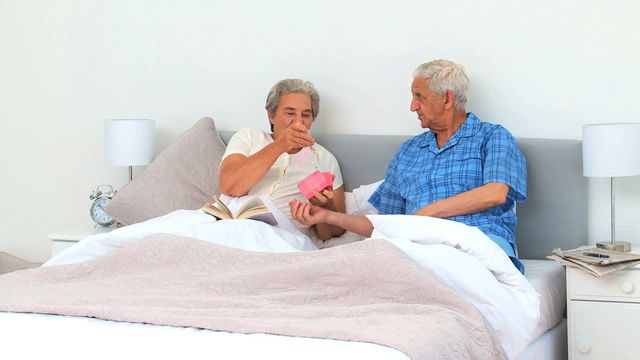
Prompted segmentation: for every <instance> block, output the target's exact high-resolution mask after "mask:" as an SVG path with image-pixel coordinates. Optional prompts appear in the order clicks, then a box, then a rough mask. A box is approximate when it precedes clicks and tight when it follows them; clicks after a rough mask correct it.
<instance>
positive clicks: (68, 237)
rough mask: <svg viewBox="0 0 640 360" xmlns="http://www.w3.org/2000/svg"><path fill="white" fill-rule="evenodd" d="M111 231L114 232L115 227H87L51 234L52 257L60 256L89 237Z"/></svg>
mask: <svg viewBox="0 0 640 360" xmlns="http://www.w3.org/2000/svg"><path fill="white" fill-rule="evenodd" d="M111 230H113V227H111V226H110V227H104V226H96V227H93V226H91V227H89V226H87V227H86V228H81V229H76V230H69V231H61V232H56V233H53V234H49V240H51V256H56V255H58V254H59V253H61V252H62V251H63V250H65V249H67V248H68V247H70V246H71V245H73V244H75V243H77V242H78V241H80V240H82V239H84V238H85V237H87V236H89V235H94V234H102V233H107V232H109V231H111Z"/></svg>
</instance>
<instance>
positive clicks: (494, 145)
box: [369, 113, 527, 271]
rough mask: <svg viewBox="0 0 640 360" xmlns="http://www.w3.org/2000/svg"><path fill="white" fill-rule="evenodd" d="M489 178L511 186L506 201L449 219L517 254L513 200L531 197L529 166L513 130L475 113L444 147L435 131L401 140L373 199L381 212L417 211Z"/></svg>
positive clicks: (512, 255)
mask: <svg viewBox="0 0 640 360" xmlns="http://www.w3.org/2000/svg"><path fill="white" fill-rule="evenodd" d="M490 182H499V183H504V184H507V185H508V186H509V193H508V195H507V201H506V202H505V203H504V204H502V205H499V206H496V207H493V208H490V209H487V210H484V211H481V212H478V213H474V214H469V215H458V216H453V217H450V218H449V220H454V221H459V222H462V223H465V224H467V225H470V226H476V227H478V228H479V229H480V230H482V232H484V233H485V234H487V235H488V236H489V237H490V238H492V239H493V240H494V241H496V243H498V245H500V247H501V248H503V249H504V250H505V252H506V253H507V255H509V256H510V257H512V258H515V256H516V255H515V244H516V238H515V230H516V214H515V203H516V201H517V202H522V201H524V200H526V198H527V165H526V162H525V159H524V156H523V155H522V152H520V148H519V147H518V144H517V143H516V140H515V139H514V137H513V136H512V135H511V133H509V131H507V130H506V129H505V128H503V127H502V126H500V125H494V124H490V123H486V122H482V121H480V120H479V119H478V118H477V117H476V115H475V114H473V113H469V114H468V115H467V119H466V121H465V122H464V123H463V124H462V126H461V127H460V128H459V129H458V130H457V131H456V133H455V134H453V136H452V137H451V138H450V139H449V140H448V141H447V143H446V144H444V146H443V147H442V148H438V144H437V142H436V137H435V135H434V134H433V133H432V132H431V131H427V132H425V133H422V134H420V135H418V136H416V137H414V138H412V139H410V140H408V141H406V142H405V143H404V144H402V146H401V147H400V150H399V151H398V153H397V154H396V155H395V157H394V158H393V160H391V163H390V164H389V168H388V169H387V176H386V178H385V180H384V182H383V183H382V184H381V185H380V186H379V187H378V189H377V190H376V192H375V193H373V195H372V196H371V197H370V198H369V202H370V203H371V204H372V205H373V206H375V208H376V209H378V211H379V212H380V213H382V214H413V213H415V212H416V211H418V210H420V209H421V208H423V207H425V206H426V205H428V204H431V203H434V202H436V201H438V200H442V199H445V198H448V197H451V196H454V195H457V194H460V193H462V192H465V191H469V190H472V189H474V188H477V187H479V186H482V185H484V184H487V183H490ZM500 238H501V239H500ZM502 239H504V240H506V242H507V244H505V241H503V240H502ZM512 260H513V259H512ZM514 263H515V261H514ZM516 266H517V267H518V264H516ZM521 271H522V270H521Z"/></svg>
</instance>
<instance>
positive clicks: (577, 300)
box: [567, 267, 640, 360]
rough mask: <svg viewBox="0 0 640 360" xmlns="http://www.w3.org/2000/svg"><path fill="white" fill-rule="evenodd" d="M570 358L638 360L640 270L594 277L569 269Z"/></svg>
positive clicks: (635, 269)
mask: <svg viewBox="0 0 640 360" xmlns="http://www.w3.org/2000/svg"><path fill="white" fill-rule="evenodd" d="M567 318H568V322H569V327H568V336H569V338H568V345H569V359H570V360H575V359H620V360H623V359H639V358H640V355H639V354H638V345H637V344H638V336H639V335H638V334H640V267H634V268H631V269H628V270H622V271H618V272H615V273H613V274H609V275H605V276H603V277H600V278H597V277H594V276H592V275H590V274H588V273H586V272H584V271H582V270H579V269H576V268H572V267H567Z"/></svg>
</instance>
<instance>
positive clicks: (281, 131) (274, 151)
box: [220, 79, 345, 240]
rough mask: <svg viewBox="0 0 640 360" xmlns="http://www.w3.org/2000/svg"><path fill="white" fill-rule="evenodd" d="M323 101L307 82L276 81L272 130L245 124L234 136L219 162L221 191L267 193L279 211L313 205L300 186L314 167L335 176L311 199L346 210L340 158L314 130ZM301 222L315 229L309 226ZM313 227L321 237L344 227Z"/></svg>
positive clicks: (269, 100) (269, 101)
mask: <svg viewBox="0 0 640 360" xmlns="http://www.w3.org/2000/svg"><path fill="white" fill-rule="evenodd" d="M319 104H320V96H319V95H318V91H317V90H316V89H315V87H314V86H313V84H312V83H310V82H308V81H304V80H300V79H286V80H281V81H279V82H278V83H276V84H275V85H274V86H273V88H271V91H269V95H268V96H267V102H266V106H265V108H266V110H267V117H268V118H269V123H270V126H271V132H266V131H262V130H256V129H249V128H244V129H241V130H239V131H238V132H237V133H236V134H235V135H234V136H233V137H232V138H231V140H230V141H229V144H228V145H227V150H226V152H225V153H224V155H223V157H222V164H221V166H220V188H221V191H222V192H223V193H224V194H226V195H229V196H243V195H267V196H268V197H269V199H270V200H271V201H272V202H273V203H274V204H275V205H276V206H277V207H278V209H279V210H280V211H282V212H283V213H285V214H291V211H293V210H290V208H289V202H290V201H291V200H294V199H296V200H299V203H300V204H308V203H307V202H306V199H305V198H304V197H303V196H302V194H301V192H300V190H299V189H298V187H297V185H298V184H299V183H300V182H301V181H302V180H303V179H304V178H305V177H306V176H308V175H310V174H311V173H313V172H314V171H315V170H320V171H329V172H331V173H332V174H333V176H334V179H333V185H332V186H330V187H329V188H327V189H324V190H322V191H320V192H319V191H315V192H314V197H313V198H311V200H310V201H311V203H313V204H314V205H316V206H319V207H321V208H323V209H327V210H332V211H337V212H344V211H345V210H344V209H345V197H344V187H343V186H342V185H343V184H342V174H341V173H340V167H339V165H338V161H337V160H336V158H335V157H334V156H333V155H332V154H331V153H330V152H329V151H328V150H327V149H325V148H324V147H322V146H321V145H320V144H317V143H315V140H314V139H313V137H312V136H311V134H310V133H309V129H311V126H312V125H313V121H314V120H315V118H316V116H318V111H319ZM296 210H298V209H297V208H296ZM300 211H302V209H300ZM293 216H295V214H294V215H293ZM297 226H298V228H299V229H300V230H301V231H303V232H304V233H306V234H310V232H309V229H310V227H309V225H303V224H302V223H297ZM313 228H314V230H315V233H316V235H317V237H318V238H320V239H322V240H328V239H330V238H332V237H335V236H339V235H341V234H342V233H343V232H344V230H343V229H342V228H341V227H338V226H334V225H329V224H325V223H317V224H314V226H313Z"/></svg>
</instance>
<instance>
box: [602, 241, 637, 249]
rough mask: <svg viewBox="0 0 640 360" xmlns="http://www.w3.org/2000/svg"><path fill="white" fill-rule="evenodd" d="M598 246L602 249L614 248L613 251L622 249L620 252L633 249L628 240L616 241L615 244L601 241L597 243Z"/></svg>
mask: <svg viewBox="0 0 640 360" xmlns="http://www.w3.org/2000/svg"><path fill="white" fill-rule="evenodd" d="M596 246H597V247H599V248H600V249H607V250H613V251H620V252H627V251H631V243H628V242H626V241H616V242H615V243H614V244H612V243H611V242H609V241H601V242H599V243H597V244H596Z"/></svg>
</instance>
